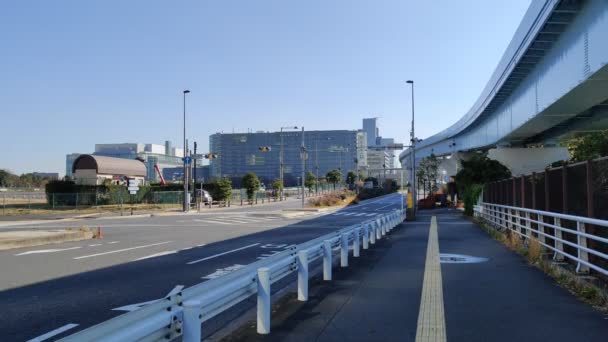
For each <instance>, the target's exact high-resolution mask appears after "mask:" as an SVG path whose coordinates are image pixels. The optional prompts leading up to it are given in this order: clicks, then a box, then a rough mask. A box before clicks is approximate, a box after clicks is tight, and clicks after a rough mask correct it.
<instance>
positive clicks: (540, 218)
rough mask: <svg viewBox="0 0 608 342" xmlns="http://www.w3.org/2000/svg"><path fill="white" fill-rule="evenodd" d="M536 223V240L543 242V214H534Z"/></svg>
mask: <svg viewBox="0 0 608 342" xmlns="http://www.w3.org/2000/svg"><path fill="white" fill-rule="evenodd" d="M536 220H537V221H538V222H540V223H538V241H540V243H541V244H543V243H545V235H544V234H545V217H544V216H543V215H536Z"/></svg>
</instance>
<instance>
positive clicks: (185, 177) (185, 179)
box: [183, 90, 190, 212]
mask: <svg viewBox="0 0 608 342" xmlns="http://www.w3.org/2000/svg"><path fill="white" fill-rule="evenodd" d="M189 93H190V90H184V91H183V94H184V156H183V157H184V212H186V211H188V209H189V207H190V203H189V201H188V168H187V165H186V159H185V158H186V152H187V151H188V150H187V148H188V147H187V146H186V94H189Z"/></svg>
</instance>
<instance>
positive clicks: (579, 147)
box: [564, 130, 608, 162]
mask: <svg viewBox="0 0 608 342" xmlns="http://www.w3.org/2000/svg"><path fill="white" fill-rule="evenodd" d="M564 145H565V146H566V148H567V149H568V152H570V156H571V160H572V161H574V162H578V161H585V160H590V159H595V158H599V157H603V156H608V130H604V131H601V132H593V133H587V134H584V135H579V136H575V137H573V138H570V139H568V140H567V141H566V142H565V143H564Z"/></svg>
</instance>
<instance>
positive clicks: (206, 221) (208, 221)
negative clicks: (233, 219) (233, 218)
mask: <svg viewBox="0 0 608 342" xmlns="http://www.w3.org/2000/svg"><path fill="white" fill-rule="evenodd" d="M201 221H203V220H201ZM203 222H205V223H215V224H228V225H229V224H230V223H227V222H221V221H213V220H204V221H203Z"/></svg>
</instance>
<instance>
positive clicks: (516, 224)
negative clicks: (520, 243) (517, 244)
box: [474, 203, 608, 276]
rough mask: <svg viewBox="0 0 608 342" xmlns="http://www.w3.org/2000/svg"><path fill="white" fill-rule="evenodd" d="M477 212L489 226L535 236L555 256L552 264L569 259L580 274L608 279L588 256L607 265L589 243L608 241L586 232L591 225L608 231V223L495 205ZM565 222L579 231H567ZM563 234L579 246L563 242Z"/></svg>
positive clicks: (478, 207) (483, 205)
mask: <svg viewBox="0 0 608 342" xmlns="http://www.w3.org/2000/svg"><path fill="white" fill-rule="evenodd" d="M474 212H475V216H476V217H480V218H483V219H484V220H485V221H487V222H488V223H489V224H490V225H493V226H495V227H498V228H504V229H509V230H510V231H512V232H514V233H517V234H519V235H520V236H522V237H524V238H530V237H534V236H533V235H532V234H535V235H536V236H535V237H536V238H537V239H538V242H539V243H540V244H541V245H542V246H544V247H546V248H548V249H549V250H551V251H553V252H554V254H553V260H556V261H561V260H564V257H566V258H568V259H570V260H572V261H574V262H576V271H577V272H579V273H588V272H589V270H590V269H592V270H594V271H597V272H599V273H601V274H603V275H606V276H608V270H607V269H605V268H603V267H602V266H599V265H596V264H593V263H591V262H590V261H589V254H593V255H595V256H597V257H599V258H600V259H603V260H604V261H608V254H605V253H602V252H601V251H598V250H596V249H593V248H589V246H588V240H594V241H597V242H600V243H603V244H608V239H607V238H604V237H601V236H597V235H592V234H589V233H587V230H586V226H588V225H593V226H596V227H603V228H608V221H604V220H598V219H593V218H588V217H582V216H573V215H566V214H560V213H553V212H549V211H541V210H534V209H527V208H520V207H512V206H508V205H500V204H493V203H481V204H480V205H476V206H475V207H474ZM546 221H549V222H546ZM564 221H569V222H573V223H574V224H576V230H574V229H570V228H567V227H564V223H565V222H564ZM563 233H568V234H573V235H574V236H575V237H576V243H574V242H571V241H568V240H566V239H564V237H563ZM548 242H552V243H551V244H549V243H548ZM564 245H567V246H570V247H573V248H575V249H576V255H572V254H570V253H568V252H566V251H564Z"/></svg>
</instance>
